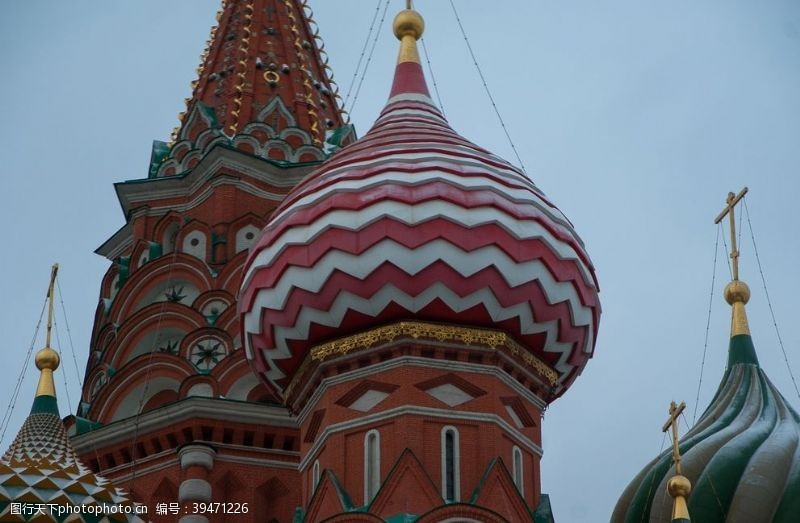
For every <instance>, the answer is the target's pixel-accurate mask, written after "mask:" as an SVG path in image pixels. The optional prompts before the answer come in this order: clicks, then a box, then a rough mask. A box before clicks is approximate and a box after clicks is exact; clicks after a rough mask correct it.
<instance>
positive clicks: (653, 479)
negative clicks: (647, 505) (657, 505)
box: [639, 431, 667, 523]
mask: <svg viewBox="0 0 800 523" xmlns="http://www.w3.org/2000/svg"><path fill="white" fill-rule="evenodd" d="M666 442H667V433H666V431H665V432H664V435H663V436H662V437H661V447H660V448H659V449H658V453H657V454H656V456H660V455H661V453H662V452H664V443H666ZM655 482H656V473H655V471H654V470H651V471H650V485H648V487H647V499H650V495H651V494H652V493H653V487H654V486H655ZM644 518H645V511H642V519H641V520H639V521H640V523H645V522H644Z"/></svg>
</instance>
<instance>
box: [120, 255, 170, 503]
mask: <svg viewBox="0 0 800 523" xmlns="http://www.w3.org/2000/svg"><path fill="white" fill-rule="evenodd" d="M177 256H178V246H177V245H176V246H175V247H174V250H173V252H172V260H171V262H170V264H169V272H168V273H167V278H166V281H167V285H168V286H169V285H170V284H171V283H172V274H173V272H174V268H175V262H176V259H177ZM168 302H169V300H167V299H164V301H163V302H162V303H161V307H160V310H159V313H158V321H157V322H156V329H155V330H156V337H155V339H154V340H153V344H152V346H151V348H150V355H149V357H148V359H147V373H146V374H145V380H144V387H143V388H142V394H141V396H140V397H139V406H138V407H137V408H136V416H135V417H134V420H133V439H131V456H132V458H131V466H130V469H131V477H130V479H129V480H128V490H129V491H133V489H134V487H135V481H136V454H137V450H136V446H137V443H138V442H139V421H140V417H141V415H142V411H143V410H144V403H145V398H146V397H147V393H148V392H149V391H150V377H151V374H152V373H153V356H154V355H155V353H156V351H157V350H158V343H159V341H160V339H161V322H162V320H163V318H164V311H165V309H166V307H167V303H168Z"/></svg>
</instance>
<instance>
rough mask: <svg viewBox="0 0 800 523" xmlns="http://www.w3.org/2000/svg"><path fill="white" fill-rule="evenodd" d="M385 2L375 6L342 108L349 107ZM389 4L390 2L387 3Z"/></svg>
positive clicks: (379, 1)
mask: <svg viewBox="0 0 800 523" xmlns="http://www.w3.org/2000/svg"><path fill="white" fill-rule="evenodd" d="M382 1H383V0H378V4H377V5H376V6H375V14H374V15H372V22H371V23H370V26H369V32H368V33H367V38H366V39H365V40H364V47H362V48H361V55H360V56H359V57H358V63H357V64H356V70H355V71H353V78H351V79H350V85H349V86H348V87H347V94H346V95H345V97H344V102H342V108H344V107H345V106H346V105H347V101H348V100H350V93H352V92H353V86H354V85H355V83H356V79H357V78H358V71H359V70H361V62H362V61H363V60H364V55H365V54H366V52H367V46H368V45H369V39H370V37H371V36H372V31H373V30H374V29H375V20H377V19H378V13H379V12H380V10H381V2H382ZM387 3H388V2H387Z"/></svg>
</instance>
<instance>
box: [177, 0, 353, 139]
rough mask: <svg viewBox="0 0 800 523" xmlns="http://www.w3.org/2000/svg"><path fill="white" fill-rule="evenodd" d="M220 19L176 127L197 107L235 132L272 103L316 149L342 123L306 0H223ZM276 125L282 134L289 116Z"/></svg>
mask: <svg viewBox="0 0 800 523" xmlns="http://www.w3.org/2000/svg"><path fill="white" fill-rule="evenodd" d="M217 21H218V25H217V26H215V27H214V28H213V29H212V30H211V37H210V38H209V41H208V45H207V47H206V50H205V51H204V52H203V55H202V56H201V65H200V67H199V68H198V79H197V80H196V81H194V82H193V83H192V89H193V92H192V96H191V97H190V98H188V99H187V112H186V113H182V114H181V116H180V117H181V120H182V121H183V123H182V124H181V126H183V125H185V120H184V115H188V114H189V113H190V112H191V111H192V109H193V107H194V106H195V105H196V104H198V103H201V104H204V105H205V106H207V107H209V108H211V109H213V111H214V113H215V114H216V119H217V121H218V122H219V124H220V125H221V127H222V129H223V130H224V132H225V133H226V134H228V135H234V134H237V133H239V132H241V131H242V130H243V128H244V127H245V126H246V125H247V124H248V123H251V122H253V121H255V120H256V117H257V115H258V114H259V112H260V111H261V109H262V108H263V107H266V106H268V105H269V104H270V103H271V102H273V101H274V100H275V98H280V99H281V102H282V104H283V106H285V107H287V108H288V110H289V112H290V113H292V115H293V117H294V120H295V124H296V126H297V127H299V128H301V129H303V130H304V131H307V132H310V133H311V135H312V138H313V140H314V143H315V144H317V145H318V146H319V145H321V144H322V142H323V141H324V140H325V133H326V131H327V130H328V129H335V128H340V127H342V126H343V125H344V122H343V120H342V116H341V113H340V110H339V100H338V95H337V93H336V86H335V84H334V83H333V74H332V72H331V71H330V68H329V67H328V66H327V57H326V55H325V52H324V50H323V47H324V46H323V44H322V41H321V39H320V38H319V36H318V34H317V31H316V30H315V27H316V24H314V22H313V20H312V13H311V9H310V8H309V7H308V5H306V2H305V1H304V0H226V1H224V2H223V5H222V7H221V8H220V10H219V12H218V13H217ZM274 123H275V127H276V129H275V130H276V131H280V130H282V127H285V126H286V124H287V119H285V118H276V119H275V122H274Z"/></svg>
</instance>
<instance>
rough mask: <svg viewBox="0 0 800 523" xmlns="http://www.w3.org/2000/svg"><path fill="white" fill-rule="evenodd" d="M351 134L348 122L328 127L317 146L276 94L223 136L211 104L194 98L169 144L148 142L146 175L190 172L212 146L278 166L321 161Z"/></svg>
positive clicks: (155, 175)
mask: <svg viewBox="0 0 800 523" xmlns="http://www.w3.org/2000/svg"><path fill="white" fill-rule="evenodd" d="M354 136H355V131H354V129H353V127H352V126H350V125H348V126H346V127H345V128H342V129H338V130H337V131H335V132H330V133H329V138H328V140H329V141H327V142H326V145H325V148H324V149H321V148H319V147H318V146H317V145H315V142H314V140H313V138H312V136H311V134H310V133H309V132H308V131H305V130H304V129H302V128H300V127H298V126H297V123H296V121H295V118H294V116H293V115H292V113H291V111H289V109H288V108H287V107H286V105H284V103H283V100H282V99H281V98H280V97H279V96H276V97H274V98H273V99H272V100H271V101H270V102H269V104H267V105H266V106H265V107H264V108H263V109H262V110H261V111H260V112H259V113H258V116H257V117H256V119H255V121H253V122H250V123H248V124H247V125H245V126H244V127H243V128H242V130H241V132H239V133H237V134H235V135H233V136H229V135H227V134H226V133H225V132H224V130H223V129H222V126H221V125H220V123H219V122H218V120H217V117H216V114H215V113H214V109H212V108H211V107H209V106H207V105H205V104H204V103H202V102H199V101H198V102H196V103H195V104H194V105H193V107H192V110H191V112H190V113H189V116H188V117H187V118H186V121H185V123H184V125H183V127H181V130H180V133H179V134H178V137H177V140H176V142H175V143H174V144H173V145H172V146H169V145H167V144H166V143H165V142H161V141H154V142H153V152H152V155H151V159H150V168H149V172H148V178H163V177H165V176H176V175H181V174H183V173H185V172H187V171H190V170H191V169H193V168H194V167H195V166H196V165H197V164H198V163H199V162H200V160H201V159H202V158H203V157H204V156H205V155H206V154H208V152H209V151H210V150H211V149H213V148H214V147H216V146H217V145H222V146H226V147H231V148H235V149H239V150H241V151H244V152H246V153H249V154H252V155H254V156H257V157H260V158H264V159H268V160H271V161H273V162H276V163H278V164H279V165H285V164H302V163H311V162H321V161H323V160H324V159H325V158H326V157H327V156H328V155H329V154H331V153H332V152H334V151H335V150H336V149H337V148H338V147H339V146H340V145H342V144H345V143H347V142H348V141H350V140H352V139H353V138H354Z"/></svg>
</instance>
